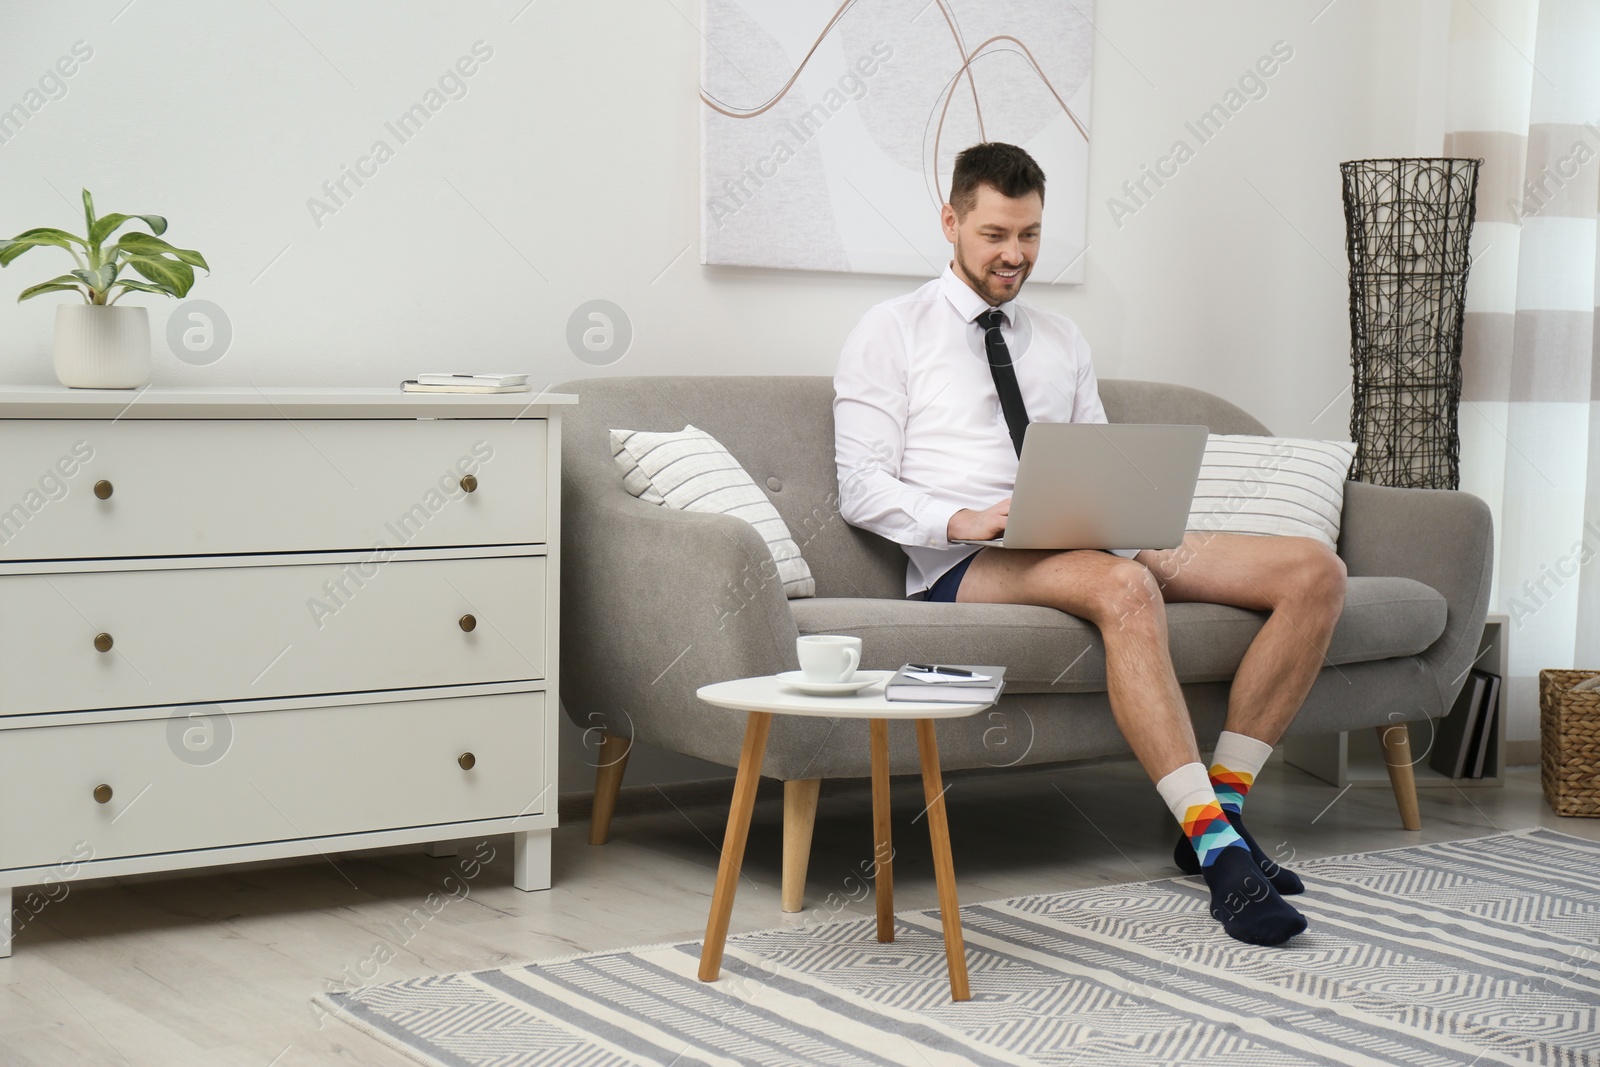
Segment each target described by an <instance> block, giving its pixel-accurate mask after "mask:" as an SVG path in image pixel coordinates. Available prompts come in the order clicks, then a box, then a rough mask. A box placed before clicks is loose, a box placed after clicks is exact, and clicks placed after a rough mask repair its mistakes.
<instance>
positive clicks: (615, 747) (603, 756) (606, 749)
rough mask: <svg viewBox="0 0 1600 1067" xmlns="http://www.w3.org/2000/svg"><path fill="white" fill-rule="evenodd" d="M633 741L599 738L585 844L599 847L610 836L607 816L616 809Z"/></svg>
mask: <svg viewBox="0 0 1600 1067" xmlns="http://www.w3.org/2000/svg"><path fill="white" fill-rule="evenodd" d="M632 751H633V742H632V741H631V740H630V739H628V738H626V737H620V736H618V735H617V734H613V733H604V732H602V733H601V735H600V765H599V766H598V767H596V768H595V772H594V809H593V810H592V811H591V812H590V813H589V844H591V845H603V844H605V843H606V838H607V837H609V836H610V834H611V816H612V815H613V814H614V813H615V812H616V810H617V793H618V791H620V790H621V789H622V772H623V771H625V770H627V769H628V754H629V753H630V752H632Z"/></svg>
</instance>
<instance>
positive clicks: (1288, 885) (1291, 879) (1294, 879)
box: [1172, 808, 1306, 897]
mask: <svg viewBox="0 0 1600 1067" xmlns="http://www.w3.org/2000/svg"><path fill="white" fill-rule="evenodd" d="M1222 813H1223V814H1224V815H1226V816H1227V817H1228V824H1229V825H1230V826H1232V827H1233V829H1234V831H1235V832H1236V833H1237V834H1238V835H1239V836H1240V837H1242V838H1244V843H1245V844H1246V845H1249V846H1250V855H1251V856H1253V857H1255V861H1256V865H1257V866H1259V867H1260V868H1261V870H1262V872H1263V873H1264V874H1265V875H1266V876H1267V879H1268V880H1269V881H1270V882H1271V883H1272V888H1274V889H1276V890H1277V891H1278V892H1279V893H1281V894H1283V895H1284V896H1286V897H1287V896H1293V895H1294V894H1296V893H1304V892H1305V891H1306V886H1305V883H1304V882H1302V881H1301V880H1300V876H1299V875H1298V874H1295V873H1294V872H1293V871H1291V870H1289V869H1288V868H1287V867H1281V866H1279V865H1278V864H1276V863H1274V862H1272V860H1271V859H1269V858H1268V857H1267V854H1266V853H1265V852H1262V851H1261V846H1260V845H1257V844H1256V839H1255V838H1253V837H1251V836H1250V831H1249V830H1246V829H1245V828H1244V817H1243V816H1241V815H1240V814H1239V813H1237V812H1234V811H1229V810H1228V809H1227V808H1223V809H1222ZM1172 862H1173V863H1175V864H1177V866H1178V870H1180V871H1182V872H1183V873H1184V874H1199V873H1200V857H1199V856H1197V855H1195V852H1194V842H1192V841H1190V840H1189V835H1188V834H1184V833H1180V834H1179V835H1178V843H1177V844H1176V845H1175V846H1173V849H1172Z"/></svg>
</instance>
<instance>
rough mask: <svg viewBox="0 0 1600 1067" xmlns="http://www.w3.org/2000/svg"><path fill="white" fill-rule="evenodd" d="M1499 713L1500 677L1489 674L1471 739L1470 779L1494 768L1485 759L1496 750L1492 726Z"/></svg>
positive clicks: (1489, 761) (1492, 764)
mask: <svg viewBox="0 0 1600 1067" xmlns="http://www.w3.org/2000/svg"><path fill="white" fill-rule="evenodd" d="M1499 712H1500V676H1499V675H1498V674H1491V675H1489V686H1488V688H1487V689H1486V690H1485V691H1484V694H1483V711H1482V712H1481V713H1480V714H1479V715H1478V729H1477V735H1476V736H1475V737H1474V738H1473V739H1472V767H1471V769H1470V770H1468V772H1467V774H1468V775H1469V776H1470V777H1473V778H1482V777H1483V774H1484V771H1485V770H1487V769H1489V768H1491V767H1494V766H1495V762H1493V761H1491V760H1490V759H1488V758H1487V757H1488V756H1489V753H1490V752H1492V751H1493V750H1494V749H1495V748H1496V745H1495V725H1494V724H1495V719H1496V718H1498V717H1499ZM1497 758H1498V757H1497Z"/></svg>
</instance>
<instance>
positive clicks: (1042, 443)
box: [955, 422, 1208, 550]
mask: <svg viewBox="0 0 1600 1067" xmlns="http://www.w3.org/2000/svg"><path fill="white" fill-rule="evenodd" d="M1207 433H1208V431H1207V429H1206V427H1204V426H1154V425H1142V424H1138V423H1110V424H1107V423H1095V422H1035V423H1030V424H1029V425H1028V436H1027V437H1025V438H1024V439H1023V442H1022V457H1021V459H1020V460H1019V461H1018V463H1017V482H1016V487H1015V489H1014V490H1013V491H1012V494H1011V513H1010V516H1009V517H1008V518H1007V520H1006V531H1005V535H1004V536H1003V537H999V538H996V539H995V540H992V541H957V542H955V543H956V544H962V545H985V546H988V547H991V548H1044V549H1053V550H1065V549H1073V548H1128V549H1134V548H1154V549H1163V548H1176V547H1178V545H1180V544H1182V543H1183V532H1184V526H1185V525H1186V524H1187V521H1188V518H1189V506H1190V504H1191V503H1192V502H1193V500H1194V486H1195V481H1196V480H1197V479H1198V478H1199V476H1200V461H1201V460H1202V459H1203V458H1204V457H1205V451H1206V435H1207Z"/></svg>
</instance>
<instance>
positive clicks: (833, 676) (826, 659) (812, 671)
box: [795, 634, 861, 683]
mask: <svg viewBox="0 0 1600 1067" xmlns="http://www.w3.org/2000/svg"><path fill="white" fill-rule="evenodd" d="M795 653H796V654H797V655H798V656H799V657H800V671H801V673H802V674H804V675H805V676H806V681H808V682H819V683H828V682H848V681H849V680H850V679H852V678H854V677H855V676H856V668H857V667H859V666H861V638H859V637H843V636H839V635H836V634H806V635H804V636H803V637H801V638H800V639H799V640H798V641H796V642H795Z"/></svg>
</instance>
